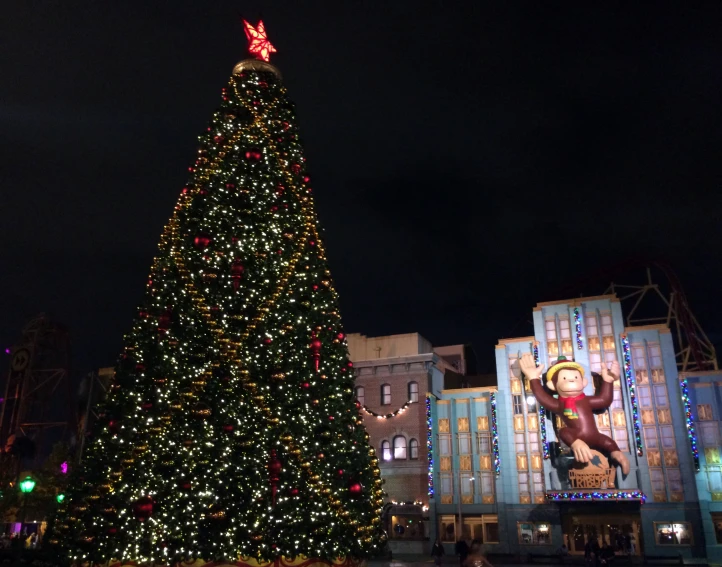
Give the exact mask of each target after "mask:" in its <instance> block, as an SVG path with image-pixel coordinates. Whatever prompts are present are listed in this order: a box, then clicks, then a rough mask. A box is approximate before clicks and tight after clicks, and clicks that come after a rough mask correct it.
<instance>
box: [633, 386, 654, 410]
mask: <svg viewBox="0 0 722 567" xmlns="http://www.w3.org/2000/svg"><path fill="white" fill-rule="evenodd" d="M637 392H639V405H640V406H642V407H643V408H651V407H652V396H651V395H650V392H649V386H639V387H638V388H637Z"/></svg>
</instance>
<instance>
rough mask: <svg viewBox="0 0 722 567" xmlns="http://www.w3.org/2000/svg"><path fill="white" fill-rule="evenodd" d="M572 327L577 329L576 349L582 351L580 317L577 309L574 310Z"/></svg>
mask: <svg viewBox="0 0 722 567" xmlns="http://www.w3.org/2000/svg"><path fill="white" fill-rule="evenodd" d="M574 325H575V326H576V329H577V348H578V349H579V350H582V349H583V348H584V343H583V342H582V316H581V314H580V313H579V308H578V307H575V308H574Z"/></svg>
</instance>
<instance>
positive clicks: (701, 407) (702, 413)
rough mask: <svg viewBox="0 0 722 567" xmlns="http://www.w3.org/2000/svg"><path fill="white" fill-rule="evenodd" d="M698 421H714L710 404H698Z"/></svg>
mask: <svg viewBox="0 0 722 567" xmlns="http://www.w3.org/2000/svg"><path fill="white" fill-rule="evenodd" d="M697 419H698V420H699V421H712V420H713V419H714V417H713V416H712V406H711V405H710V404H697Z"/></svg>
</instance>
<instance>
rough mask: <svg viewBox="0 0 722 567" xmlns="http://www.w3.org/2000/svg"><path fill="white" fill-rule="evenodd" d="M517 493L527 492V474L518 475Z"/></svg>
mask: <svg viewBox="0 0 722 567" xmlns="http://www.w3.org/2000/svg"><path fill="white" fill-rule="evenodd" d="M518 476H519V492H520V493H522V494H523V493H527V492H529V473H519V475H518Z"/></svg>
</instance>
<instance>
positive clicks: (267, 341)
mask: <svg viewBox="0 0 722 567" xmlns="http://www.w3.org/2000/svg"><path fill="white" fill-rule="evenodd" d="M263 342H264V344H267V345H270V344H271V343H272V342H273V339H271V337H266V338H265V339H263Z"/></svg>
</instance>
